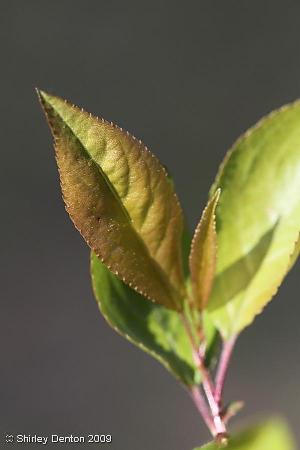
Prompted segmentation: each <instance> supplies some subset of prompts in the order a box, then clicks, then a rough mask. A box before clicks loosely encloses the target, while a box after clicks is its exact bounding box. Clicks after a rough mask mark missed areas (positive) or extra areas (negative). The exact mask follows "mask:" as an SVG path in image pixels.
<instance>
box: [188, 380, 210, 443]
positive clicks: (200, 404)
mask: <svg viewBox="0 0 300 450" xmlns="http://www.w3.org/2000/svg"><path fill="white" fill-rule="evenodd" d="M190 392H191V396H192V399H193V400H194V403H195V405H196V408H197V409H198V411H199V412H200V414H201V416H202V418H203V420H204V422H205V424H206V425H207V427H208V429H209V430H210V432H211V434H212V435H213V436H215V435H216V430H215V425H214V422H213V420H212V417H211V414H210V411H209V409H208V407H207V404H206V402H205V400H204V398H203V396H202V394H201V391H200V390H199V388H198V386H192V387H191V390H190Z"/></svg>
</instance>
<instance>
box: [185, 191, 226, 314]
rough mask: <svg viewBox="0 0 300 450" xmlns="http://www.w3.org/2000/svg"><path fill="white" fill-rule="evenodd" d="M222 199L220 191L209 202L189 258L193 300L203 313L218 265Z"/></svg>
mask: <svg viewBox="0 0 300 450" xmlns="http://www.w3.org/2000/svg"><path fill="white" fill-rule="evenodd" d="M219 197H220V190H219V189H218V190H217V191H216V192H215V194H214V195H213V196H212V198H211V199H210V200H209V201H208V203H207V206H206V208H205V209H204V211H203V214H202V216H201V219H200V222H199V224H198V225H197V228H196V230H195V233H194V237H193V241H192V246H191V253H190V258H189V264H190V272H191V281H192V289H193V299H194V302H195V304H196V306H197V307H198V309H200V310H201V311H203V310H204V309H205V307H206V305H207V303H208V300H209V296H210V293H211V289H212V285H213V280H214V276H215V270H216V263H217V234H216V218H215V211H216V207H217V203H218V201H219Z"/></svg>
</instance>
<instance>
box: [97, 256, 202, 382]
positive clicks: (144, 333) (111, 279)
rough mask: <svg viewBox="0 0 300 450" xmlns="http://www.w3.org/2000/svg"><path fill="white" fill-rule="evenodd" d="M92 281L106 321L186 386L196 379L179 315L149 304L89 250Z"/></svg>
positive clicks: (197, 378) (194, 368)
mask: <svg viewBox="0 0 300 450" xmlns="http://www.w3.org/2000/svg"><path fill="white" fill-rule="evenodd" d="M91 275H92V284H93V290H94V294H95V298H96V300H97V303H98V306H99V308H100V311H101V313H102V315H103V316H104V318H105V320H106V321H107V322H108V324H109V325H110V326H111V327H112V328H114V329H115V331H117V332H118V333H119V334H120V335H121V336H123V337H125V338H126V339H127V340H129V341H130V342H131V343H133V344H135V345H137V346H138V347H139V348H140V349H142V350H144V351H146V352H147V353H149V354H150V355H151V356H153V357H154V358H155V359H157V360H158V361H159V362H160V363H162V364H163V365H164V366H165V367H166V368H167V370H169V371H170V372H171V373H172V374H173V375H175V377H176V378H177V379H179V380H180V381H182V382H183V383H184V384H186V385H192V384H194V383H196V382H197V381H199V374H198V373H197V369H196V367H195V365H194V361H193V358H192V353H191V348H190V343H189V340H188V338H187V336H186V334H185V331H184V328H183V325H182V323H181V321H180V318H179V315H178V314H177V313H176V312H174V311H171V310H169V309H166V308H164V307H163V306H160V305H157V304H154V303H150V302H148V301H147V300H146V299H145V298H143V297H142V296H141V295H140V294H138V293H137V292H135V291H133V290H132V289H130V287H128V286H127V285H125V284H124V283H122V281H120V280H119V279H118V278H117V277H116V276H115V275H113V274H112V273H111V272H109V270H108V269H107V268H106V267H105V266H104V265H103V264H102V263H101V261H100V260H99V259H98V258H97V256H96V255H95V254H94V253H93V252H92V253H91Z"/></svg>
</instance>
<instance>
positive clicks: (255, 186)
mask: <svg viewBox="0 0 300 450" xmlns="http://www.w3.org/2000/svg"><path fill="white" fill-rule="evenodd" d="M218 188H221V191H222V195H221V197H220V202H219V205H218V208H217V211H216V219H217V236H218V261H217V271H216V278H215V282H214V287H213V292H212V295H211V298H210V301H209V305H208V309H209V312H210V314H211V317H212V319H213V321H214V322H215V325H216V326H217V328H218V329H219V331H220V332H221V334H222V335H223V337H224V338H225V339H227V338H230V337H231V336H232V335H235V334H238V333H239V332H240V331H241V330H242V329H243V328H245V327H246V326H247V325H249V324H250V323H251V322H252V321H253V319H254V317H255V316H256V315H257V314H259V313H260V312H261V311H262V309H263V308H264V306H265V305H266V304H267V303H268V302H269V301H270V299H271V298H272V296H273V295H274V294H275V293H276V291H277V289H278V287H279V286H280V284H281V283H282V281H283V279H284V277H285V275H286V273H287V271H288V270H289V268H290V266H291V264H292V263H293V262H294V261H295V260H296V258H297V256H298V254H299V248H300V247H299V242H298V247H297V248H296V250H295V243H296V241H297V240H298V236H299V230H300V103H299V102H296V103H294V104H292V105H288V106H286V107H284V108H282V109H280V110H278V111H275V112H273V113H271V114H270V115H269V116H267V117H266V118H264V119H263V120H262V121H261V122H259V123H258V124H257V125H256V126H255V127H254V128H253V129H251V130H249V131H248V132H247V133H245V134H244V135H243V136H242V137H241V138H240V139H239V140H238V141H237V143H236V144H235V145H234V146H233V148H232V150H231V151H230V152H229V153H228V155H227V157H226V158H225V161H224V162H223V164H222V165H221V168H220V170H219V174H218V176H217V179H216V182H215V184H214V185H213V187H212V190H211V193H214V192H215V191H216V189H218ZM291 258H292V261H291Z"/></svg>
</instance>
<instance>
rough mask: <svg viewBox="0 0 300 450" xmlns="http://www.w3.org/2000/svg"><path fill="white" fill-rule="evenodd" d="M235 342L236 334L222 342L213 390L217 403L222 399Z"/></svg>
mask: <svg viewBox="0 0 300 450" xmlns="http://www.w3.org/2000/svg"><path fill="white" fill-rule="evenodd" d="M235 342H236V336H234V337H232V338H231V339H229V341H225V342H224V344H223V349H222V353H221V357H220V362H219V366H218V369H217V374H216V380H215V392H214V398H215V401H216V402H217V403H218V405H220V403H221V400H222V395H223V390H224V385H225V381H226V376H227V373H228V367H229V362H230V359H231V356H232V352H233V349H234V345H235Z"/></svg>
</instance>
